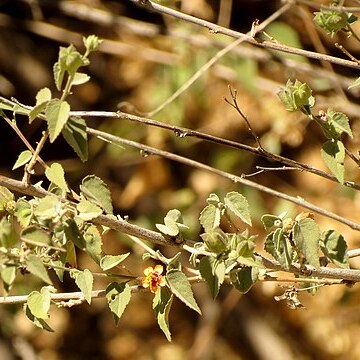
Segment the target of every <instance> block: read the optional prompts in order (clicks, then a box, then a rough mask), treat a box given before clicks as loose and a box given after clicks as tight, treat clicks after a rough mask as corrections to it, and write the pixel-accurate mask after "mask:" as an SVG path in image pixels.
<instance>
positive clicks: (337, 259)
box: [321, 230, 349, 269]
mask: <svg viewBox="0 0 360 360" xmlns="http://www.w3.org/2000/svg"><path fill="white" fill-rule="evenodd" d="M321 249H322V251H323V253H324V255H325V256H326V257H327V258H328V259H329V260H330V261H331V262H333V263H334V264H335V265H337V266H339V267H342V268H345V269H348V268H349V262H348V256H347V244H346V241H345V239H344V237H343V236H342V235H341V234H340V233H338V232H337V231H335V230H327V231H325V232H324V233H323V234H322V235H321Z"/></svg>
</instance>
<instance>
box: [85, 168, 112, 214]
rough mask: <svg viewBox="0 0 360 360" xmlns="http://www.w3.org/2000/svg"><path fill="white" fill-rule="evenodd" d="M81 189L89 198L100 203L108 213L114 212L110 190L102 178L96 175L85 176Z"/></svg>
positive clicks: (97, 203)
mask: <svg viewBox="0 0 360 360" xmlns="http://www.w3.org/2000/svg"><path fill="white" fill-rule="evenodd" d="M80 189H81V193H82V195H83V196H84V197H85V198H86V199H87V200H89V201H91V202H93V203H95V204H96V205H99V206H100V207H101V208H102V209H103V210H105V212H106V213H107V214H112V213H113V207H112V203H111V194H110V190H109V188H108V187H107V185H106V184H105V183H104V182H103V181H102V180H101V179H100V178H98V177H97V176H95V175H89V176H87V177H85V178H84V179H83V181H82V184H81V185H80Z"/></svg>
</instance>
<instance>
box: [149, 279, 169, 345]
mask: <svg viewBox="0 0 360 360" xmlns="http://www.w3.org/2000/svg"><path fill="white" fill-rule="evenodd" d="M173 298H174V297H173V294H172V293H171V292H170V290H169V289H168V288H167V287H166V286H165V287H160V288H159V289H158V291H157V292H156V293H155V296H154V300H153V309H154V310H155V314H156V319H157V322H158V324H159V327H160V329H161V330H162V331H163V333H164V334H165V336H166V339H167V340H168V341H171V333H170V328H169V313H170V309H171V305H172V302H173Z"/></svg>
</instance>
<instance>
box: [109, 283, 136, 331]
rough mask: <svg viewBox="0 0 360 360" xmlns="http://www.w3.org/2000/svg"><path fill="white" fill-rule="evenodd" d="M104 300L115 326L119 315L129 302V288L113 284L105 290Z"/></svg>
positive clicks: (125, 285)
mask: <svg viewBox="0 0 360 360" xmlns="http://www.w3.org/2000/svg"><path fill="white" fill-rule="evenodd" d="M106 298H107V301H108V304H109V308H110V310H111V312H112V314H113V317H114V320H115V324H116V326H117V325H118V323H119V320H120V318H121V315H122V314H123V312H124V310H125V308H126V306H127V305H128V303H129V302H130V298H131V288H130V286H129V285H128V284H123V283H121V284H119V283H116V282H113V283H111V284H109V286H108V287H107V288H106Z"/></svg>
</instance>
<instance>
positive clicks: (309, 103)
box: [278, 80, 315, 111]
mask: <svg viewBox="0 0 360 360" xmlns="http://www.w3.org/2000/svg"><path fill="white" fill-rule="evenodd" d="M311 93H312V90H311V88H310V87H309V85H308V84H306V83H302V82H300V81H299V80H295V83H293V82H292V81H290V80H288V81H287V83H286V85H285V88H282V89H281V90H280V91H279V92H278V96H279V98H280V100H281V102H282V103H283V105H284V106H285V109H286V110H287V111H297V110H304V109H306V108H311V107H313V106H314V104H315V100H314V97H313V96H312V95H311Z"/></svg>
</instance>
